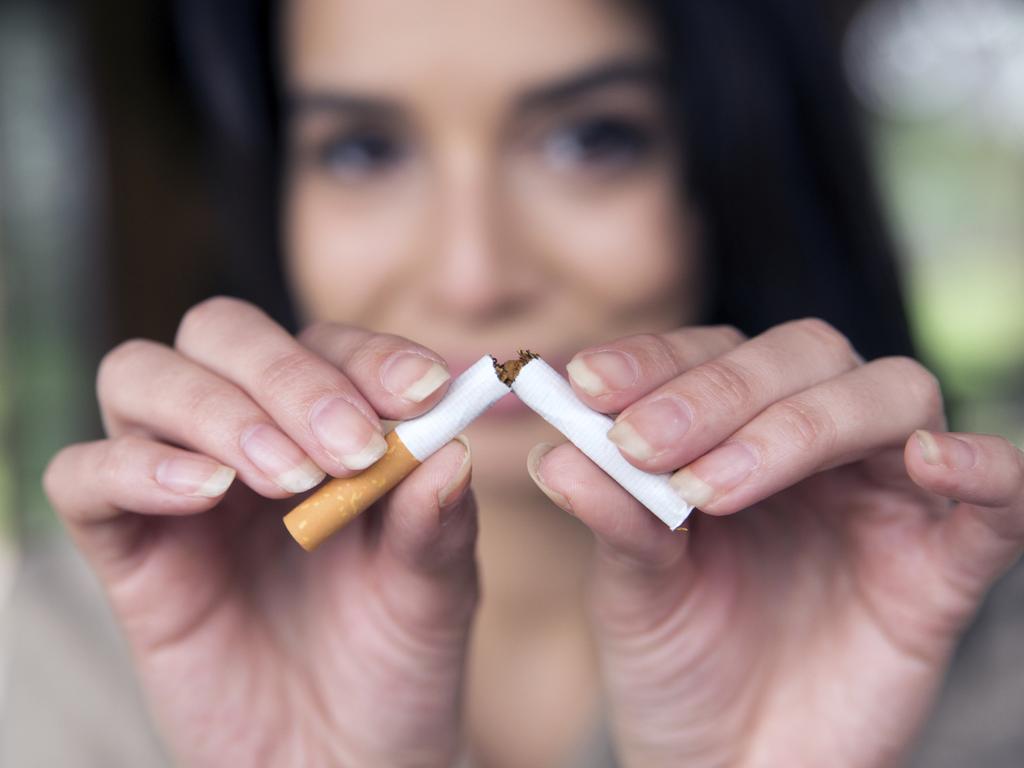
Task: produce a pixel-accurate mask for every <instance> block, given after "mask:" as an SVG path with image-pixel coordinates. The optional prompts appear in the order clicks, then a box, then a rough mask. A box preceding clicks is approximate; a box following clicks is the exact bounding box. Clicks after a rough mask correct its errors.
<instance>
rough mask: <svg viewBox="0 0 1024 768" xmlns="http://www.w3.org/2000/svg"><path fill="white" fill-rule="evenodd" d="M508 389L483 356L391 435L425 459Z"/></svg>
mask: <svg viewBox="0 0 1024 768" xmlns="http://www.w3.org/2000/svg"><path fill="white" fill-rule="evenodd" d="M509 391H510V390H509V388H508V385H506V384H502V383H501V381H500V380H499V379H498V375H497V373H495V370H494V359H493V358H492V357H490V356H489V355H484V356H483V357H481V358H480V359H479V360H478V361H477V362H475V363H473V365H472V366H471V367H469V368H467V369H466V371H465V372H464V373H463V374H462V375H460V376H459V377H458V378H456V379H455V381H453V382H452V383H451V386H449V387H448V392H447V393H445V396H444V398H443V399H442V400H441V402H439V403H438V404H437V405H435V406H434V407H433V408H431V409H430V410H429V411H427V412H426V413H425V414H423V415H422V416H420V417H418V418H415V419H410V420H409V421H403V422H402V423H401V424H399V425H397V426H396V427H395V434H397V435H398V437H399V438H400V439H401V440H402V443H403V444H404V445H405V447H406V448H408V449H409V453H411V454H412V455H413V456H415V457H416V459H417V461H420V462H423V461H426V460H427V459H428V458H429V457H430V456H432V455H433V454H434V453H436V452H437V451H439V450H440V449H441V448H443V447H444V446H445V445H447V444H448V443H450V442H451V441H452V440H454V439H455V437H456V436H457V435H458V434H459V433H460V432H462V430H464V429H465V428H466V427H468V426H469V425H470V423H471V422H472V421H473V420H474V419H476V417H477V416H479V415H480V414H482V413H483V412H484V411H486V410H487V409H488V408H490V407H491V406H492V405H494V404H495V403H496V402H498V401H499V400H501V398H503V397H504V396H505V395H507V394H508V393H509Z"/></svg>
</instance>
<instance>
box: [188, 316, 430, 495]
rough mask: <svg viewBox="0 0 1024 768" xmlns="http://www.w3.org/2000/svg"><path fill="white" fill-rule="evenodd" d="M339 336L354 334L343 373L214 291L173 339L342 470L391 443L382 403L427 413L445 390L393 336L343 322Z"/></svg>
mask: <svg viewBox="0 0 1024 768" xmlns="http://www.w3.org/2000/svg"><path fill="white" fill-rule="evenodd" d="M335 335H336V336H339V337H340V336H349V337H350V338H349V343H350V344H351V356H350V364H349V365H348V366H347V367H346V369H345V370H344V371H340V370H338V368H337V367H336V366H335V365H332V364H331V363H330V362H328V361H327V360H324V359H323V358H322V357H321V356H319V355H318V354H315V353H314V352H312V351H310V350H309V349H308V348H307V347H305V346H303V345H302V344H301V343H299V341H298V340H296V339H294V338H293V337H291V336H290V335H289V334H288V333H287V332H286V331H285V330H284V329H283V328H281V327H280V326H278V325H277V324H276V323H274V322H273V321H272V320H271V319H270V318H269V317H267V316H266V315H265V314H264V313H263V312H262V311H260V310H259V309H257V308H256V307H254V306H252V305H250V304H247V303H245V302H241V301H237V300H234V299H226V298H217V299H211V300H208V301H206V302H203V303H202V304H200V305H198V306H197V307H194V308H193V309H192V310H190V311H189V312H188V313H187V314H186V316H185V318H184V319H183V320H182V323H181V326H180V328H179V330H178V334H177V338H176V346H177V347H178V349H179V350H180V351H181V352H182V354H184V355H186V356H188V357H190V358H191V359H193V360H195V361H196V362H198V363H200V364H201V365H203V366H205V367H207V368H209V369H210V370H212V371H214V372H215V373H217V374H219V375H220V376H222V377H223V378H225V379H227V380H229V381H232V382H234V383H235V384H237V385H238V386H239V387H240V388H241V389H242V390H244V391H245V392H247V393H248V394H249V395H250V397H252V399H253V400H254V401H255V402H256V403H258V404H259V405H260V406H261V407H262V408H263V409H264V410H265V411H266V412H267V413H268V414H270V415H271V417H272V418H273V419H274V421H275V422H277V423H278V424H279V425H280V426H281V428H282V429H283V430H284V431H285V432H286V433H287V434H288V435H289V436H290V437H291V438H292V439H293V440H295V442H296V443H298V444H299V445H300V446H301V447H302V448H303V450H305V451H306V452H307V453H308V454H309V455H310V456H311V457H312V458H313V460H314V461H315V462H316V463H317V464H318V465H319V466H321V467H323V468H325V469H328V470H329V471H330V472H331V474H333V475H337V476H346V475H350V474H352V472H354V471H360V470H363V469H365V468H366V467H368V466H369V465H370V464H372V463H374V462H375V461H376V460H377V459H379V458H380V457H381V456H382V455H383V454H384V452H385V451H386V450H387V446H386V444H385V442H384V437H383V433H382V431H381V425H380V420H379V419H378V417H377V412H378V409H379V412H380V413H381V414H382V415H384V416H387V417H393V418H406V417H408V416H411V415H414V414H416V413H419V412H421V411H423V410H426V409H427V408H429V407H430V406H431V405H432V404H433V403H434V402H436V399H437V398H438V397H440V395H441V392H442V391H443V389H444V388H445V386H446V385H447V381H448V373H447V370H446V369H444V367H443V365H442V364H441V363H440V362H438V360H436V359H433V358H431V357H430V356H429V355H428V354H427V353H426V352H425V351H424V350H423V348H422V347H416V346H415V345H412V344H410V343H409V342H404V341H403V340H399V339H396V338H395V337H388V339H387V340H381V341H378V340H377V339H376V338H375V336H374V335H373V334H368V332H366V331H363V330H358V329H344V328H341V327H340V326H336V327H335ZM424 368H425V369H426V372H425V373H424V372H423V369H424ZM416 377H418V378H416ZM396 382H400V383H401V386H402V387H404V388H402V389H400V390H397V389H396V391H398V392H399V393H400V394H401V395H402V397H400V396H399V395H396V394H392V393H390V392H389V391H388V390H387V388H386V385H387V386H395V387H398V386H399V384H398V383H396ZM417 398H418V399H419V402H414V401H413V400H414V399H417Z"/></svg>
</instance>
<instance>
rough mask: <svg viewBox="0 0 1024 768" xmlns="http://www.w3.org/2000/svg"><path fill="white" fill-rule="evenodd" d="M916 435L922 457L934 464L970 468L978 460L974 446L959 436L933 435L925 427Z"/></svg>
mask: <svg viewBox="0 0 1024 768" xmlns="http://www.w3.org/2000/svg"><path fill="white" fill-rule="evenodd" d="M914 436H915V437H916V438H917V443H918V445H919V446H920V447H921V458H922V459H924V460H925V462H926V463H928V464H931V465H932V466H945V467H948V468H949V469H970V468H971V467H973V466H974V463H975V462H976V461H977V460H978V455H977V454H976V453H975V451H974V447H973V446H972V445H971V444H970V443H968V442H966V441H964V440H961V439H960V438H958V437H953V436H952V435H948V434H943V435H933V434H932V433H931V432H928V431H926V430H924V429H919V430H917V431H916V432H914ZM940 441H941V443H940Z"/></svg>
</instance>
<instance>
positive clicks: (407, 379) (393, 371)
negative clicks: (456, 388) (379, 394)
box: [380, 352, 451, 403]
mask: <svg viewBox="0 0 1024 768" xmlns="http://www.w3.org/2000/svg"><path fill="white" fill-rule="evenodd" d="M450 378H451V374H450V373H448V370H447V369H446V368H445V367H444V366H443V365H441V364H440V363H438V362H436V361H435V360H431V359H430V358H429V357H424V356H423V355H418V354H416V353H415V352H399V353H397V354H395V355H392V357H391V359H390V360H388V361H387V362H386V363H384V365H383V367H382V368H381V371H380V383H381V384H382V385H383V386H384V389H386V390H387V391H388V392H390V393H391V394H392V395H394V396H395V397H400V398H402V399H403V400H408V401H409V402H411V403H422V402H423V401H424V400H426V399H427V398H428V397H430V396H431V395H432V394H434V393H435V392H436V391H437V390H438V388H439V387H440V386H441V385H442V384H444V383H445V382H446V381H448V379H450Z"/></svg>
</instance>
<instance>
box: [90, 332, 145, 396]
mask: <svg viewBox="0 0 1024 768" xmlns="http://www.w3.org/2000/svg"><path fill="white" fill-rule="evenodd" d="M156 346H158V344H157V343H156V342H154V341H149V340H148V339H128V340H127V341H122V342H121V343H120V344H118V345H117V346H116V347H114V348H113V349H111V350H110V351H109V352H107V354H105V355H104V356H103V359H102V360H100V364H99V368H98V369H97V370H96V393H97V395H98V396H99V399H100V400H101V401H102V400H107V399H108V398H109V397H110V393H111V391H112V388H113V387H116V386H117V385H118V383H120V382H121V379H122V378H123V377H124V375H125V372H126V369H128V370H130V369H131V367H133V366H134V365H135V364H136V363H137V361H138V360H139V358H140V357H142V356H143V355H145V354H146V353H148V352H151V351H152V350H153V348H154V347H156Z"/></svg>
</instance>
